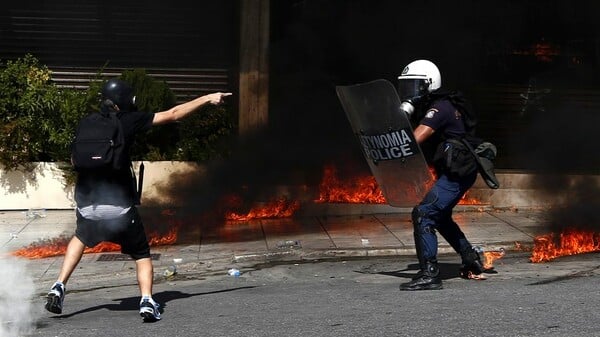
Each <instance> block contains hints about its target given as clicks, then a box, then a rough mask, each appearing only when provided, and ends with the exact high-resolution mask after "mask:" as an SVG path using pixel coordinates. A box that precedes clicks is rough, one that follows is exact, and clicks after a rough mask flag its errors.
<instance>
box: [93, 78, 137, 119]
mask: <svg viewBox="0 0 600 337" xmlns="http://www.w3.org/2000/svg"><path fill="white" fill-rule="evenodd" d="M100 94H101V95H102V101H101V104H100V105H101V109H102V110H103V111H106V110H107V109H108V110H114V106H115V105H117V106H118V107H119V110H120V111H132V110H134V109H135V96H134V95H133V88H131V86H130V85H129V84H127V83H126V82H125V81H122V80H119V79H111V80H108V81H107V82H106V83H105V84H104V86H103V87H102V91H101V92H100Z"/></svg>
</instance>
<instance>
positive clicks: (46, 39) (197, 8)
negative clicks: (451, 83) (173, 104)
mask: <svg viewBox="0 0 600 337" xmlns="http://www.w3.org/2000/svg"><path fill="white" fill-rule="evenodd" d="M238 21H239V20H238V13H237V1H234V0H220V1H192V0H173V1H141V0H134V1H116V0H80V1H76V0H53V1H44V0H20V1H5V2H4V3H3V4H2V6H1V8H0V57H1V58H2V59H14V58H18V57H22V56H23V55H24V53H26V52H28V53H31V54H34V56H36V57H38V59H40V60H41V61H42V62H43V63H45V64H47V65H50V66H87V67H101V66H102V65H104V63H105V62H107V61H109V65H110V66H112V67H147V68H149V67H155V68H228V67H230V66H232V65H233V64H235V63H236V60H237V55H236V53H237V51H236V50H237V49H236V46H237V41H236V39H237V31H238V27H239V26H238Z"/></svg>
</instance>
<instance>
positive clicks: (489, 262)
mask: <svg viewBox="0 0 600 337" xmlns="http://www.w3.org/2000/svg"><path fill="white" fill-rule="evenodd" d="M504 253H505V252H504V249H500V250H493V251H484V252H483V260H484V261H483V269H492V268H494V262H495V261H496V260H499V259H501V258H502V257H503V256H504Z"/></svg>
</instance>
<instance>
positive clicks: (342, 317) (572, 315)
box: [31, 253, 600, 337]
mask: <svg viewBox="0 0 600 337" xmlns="http://www.w3.org/2000/svg"><path fill="white" fill-rule="evenodd" d="M440 262H441V269H442V273H443V277H444V289H442V290H438V291H418V292H401V291H399V289H398V285H399V284H400V283H401V282H405V281H407V280H408V279H409V278H410V277H411V276H412V275H414V273H415V272H416V270H415V268H416V266H415V265H414V258H411V257H388V258H368V259H348V260H322V261H314V262H311V263H299V264H297V263H294V262H288V263H284V264H278V265H255V266H252V265H251V264H248V265H247V266H245V267H244V268H242V269H241V272H242V274H241V276H240V277H237V278H236V277H233V276H229V275H227V274H223V275H202V274H186V273H185V271H181V272H180V273H178V274H177V275H175V277H174V278H171V279H165V278H163V277H162V276H161V277H160V279H159V280H158V282H157V284H156V286H155V296H154V297H155V299H156V300H157V301H158V302H161V303H163V304H164V307H165V311H164V314H163V319H162V320H161V321H159V322H156V323H142V320H141V318H140V317H139V315H138V313H137V308H138V301H139V297H138V295H137V294H138V291H137V287H136V285H135V283H133V281H132V283H131V284H122V285H118V286H112V287H103V286H102V285H101V284H100V285H98V287H91V288H89V289H82V290H79V291H78V292H71V293H68V295H67V298H66V300H65V309H64V312H63V315H61V316H54V315H52V314H50V313H47V312H43V313H40V317H39V318H37V319H36V323H35V327H34V331H33V332H32V334H31V336H61V337H63V336H78V337H84V336H105V337H112V336H172V337H176V336H245V337H251V336H600V319H599V318H600V317H599V316H600V314H599V312H600V301H599V298H600V296H599V295H600V290H599V288H598V284H599V282H598V281H599V277H600V260H598V254H587V255H579V256H572V257H564V258H561V259H558V260H555V261H552V262H549V263H544V264H532V263H530V262H529V261H528V255H527V254H525V253H515V254H507V256H505V257H504V258H502V259H501V260H499V261H497V262H496V263H495V270H496V271H497V272H498V273H497V274H489V275H487V276H488V278H487V279H486V280H483V281H473V280H464V279H461V278H458V277H457V270H458V263H459V260H458V258H457V256H455V255H449V256H442V257H441V258H440ZM41 295H42V294H40V296H39V297H38V298H36V299H35V300H36V301H39V307H40V308H42V307H43V303H44V300H43V297H42V296H41Z"/></svg>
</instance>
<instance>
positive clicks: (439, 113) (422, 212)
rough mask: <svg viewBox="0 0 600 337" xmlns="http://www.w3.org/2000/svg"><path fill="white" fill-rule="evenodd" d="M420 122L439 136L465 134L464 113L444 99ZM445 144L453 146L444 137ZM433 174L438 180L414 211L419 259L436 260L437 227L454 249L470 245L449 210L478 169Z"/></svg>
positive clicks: (463, 249)
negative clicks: (470, 171) (460, 174)
mask: <svg viewBox="0 0 600 337" xmlns="http://www.w3.org/2000/svg"><path fill="white" fill-rule="evenodd" d="M421 124H423V125H426V126H429V127H431V128H432V129H434V130H435V131H436V133H438V134H440V135H441V138H442V139H459V138H463V137H464V136H465V134H466V131H465V125H464V122H463V116H462V115H461V113H460V112H459V111H458V110H457V109H456V108H455V107H454V106H453V105H452V103H450V102H449V101H448V100H447V99H442V100H439V101H436V102H434V103H433V104H432V106H431V107H430V108H429V109H428V110H427V112H426V113H425V116H424V117H423V119H422V120H421ZM444 143H445V144H444V147H450V146H455V145H453V144H451V143H448V142H446V141H445V140H444ZM436 174H437V175H438V179H437V180H436V182H435V183H434V185H433V187H432V188H431V189H430V190H429V192H428V193H427V194H426V195H425V197H424V198H423V200H422V201H421V203H420V204H419V205H418V206H416V207H415V208H414V210H413V223H414V226H415V244H416V245H417V254H418V255H419V254H420V255H419V259H420V262H423V261H435V260H436V256H437V249H438V241H437V236H436V234H435V231H436V230H437V231H438V232H439V233H440V234H441V235H442V236H443V237H444V239H446V241H448V243H449V244H450V245H451V246H452V248H454V250H455V251H456V252H458V253H461V252H466V251H468V250H470V249H471V248H472V246H471V244H470V243H469V242H468V240H467V239H466V237H465V234H464V233H463V232H462V231H461V230H460V228H459V227H458V225H457V224H456V222H454V220H452V209H453V208H454V206H456V204H458V202H459V201H460V199H461V198H462V197H463V196H464V194H465V193H466V192H467V190H468V189H469V188H470V187H471V186H473V184H474V183H475V179H476V178H477V171H473V172H472V173H469V174H467V175H465V176H462V177H457V176H453V175H450V174H448V173H447V172H445V171H444V170H443V169H438V170H437V171H436Z"/></svg>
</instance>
